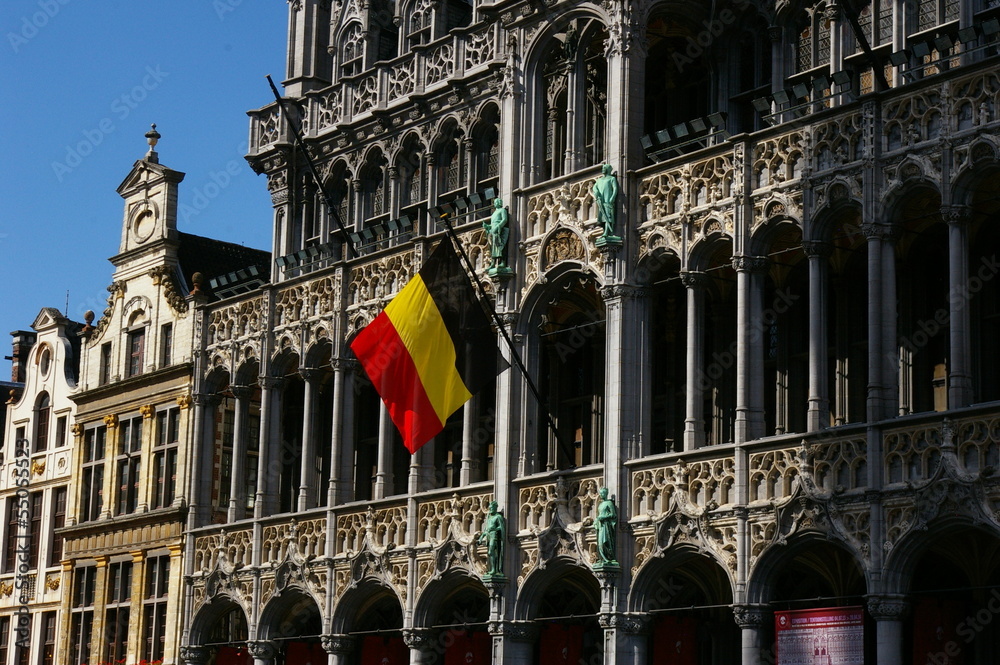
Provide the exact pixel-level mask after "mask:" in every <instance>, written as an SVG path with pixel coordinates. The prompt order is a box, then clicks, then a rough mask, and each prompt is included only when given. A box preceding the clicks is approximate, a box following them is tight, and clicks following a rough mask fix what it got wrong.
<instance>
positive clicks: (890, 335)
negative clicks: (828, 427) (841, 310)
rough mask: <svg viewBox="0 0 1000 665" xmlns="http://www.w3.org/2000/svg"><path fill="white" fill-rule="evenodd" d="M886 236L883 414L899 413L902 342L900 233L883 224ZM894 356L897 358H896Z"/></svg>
mask: <svg viewBox="0 0 1000 665" xmlns="http://www.w3.org/2000/svg"><path fill="white" fill-rule="evenodd" d="M883 228H884V231H885V232H884V234H883V236H882V311H881V316H882V350H883V352H884V353H885V356H884V357H885V360H886V362H885V363H884V364H883V365H882V377H883V378H882V385H883V386H885V391H884V393H883V397H884V401H885V407H884V412H883V414H884V415H883V416H882V417H883V418H891V417H895V416H896V415H897V414H898V413H899V343H898V342H897V340H896V318H897V316H898V312H897V311H896V304H897V303H896V236H897V232H896V230H895V229H893V228H891V227H883ZM891 358H894V359H895V360H894V361H892V360H891Z"/></svg>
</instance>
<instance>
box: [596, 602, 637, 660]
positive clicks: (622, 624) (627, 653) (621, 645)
mask: <svg viewBox="0 0 1000 665" xmlns="http://www.w3.org/2000/svg"><path fill="white" fill-rule="evenodd" d="M598 622H599V623H600V624H601V628H603V629H604V665H646V663H647V662H648V655H647V648H646V647H647V639H646V617H645V616H642V615H638V614H618V613H610V614H601V615H600V616H599V617H598Z"/></svg>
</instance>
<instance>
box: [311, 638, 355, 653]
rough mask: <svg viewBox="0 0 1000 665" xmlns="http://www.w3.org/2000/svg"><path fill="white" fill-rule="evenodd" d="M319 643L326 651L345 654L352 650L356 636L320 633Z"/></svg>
mask: <svg viewBox="0 0 1000 665" xmlns="http://www.w3.org/2000/svg"><path fill="white" fill-rule="evenodd" d="M320 643H321V644H322V645H323V650H324V651H326V652H327V653H329V654H337V655H342V656H346V655H349V654H350V653H351V652H352V651H354V646H355V644H356V643H357V638H356V637H354V636H353V635H321V636H320Z"/></svg>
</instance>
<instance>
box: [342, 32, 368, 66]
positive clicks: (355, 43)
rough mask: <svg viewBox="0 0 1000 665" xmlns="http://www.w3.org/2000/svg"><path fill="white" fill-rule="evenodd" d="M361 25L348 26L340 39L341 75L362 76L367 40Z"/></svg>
mask: <svg viewBox="0 0 1000 665" xmlns="http://www.w3.org/2000/svg"><path fill="white" fill-rule="evenodd" d="M362 33H363V31H362V29H361V24H360V23H358V22H356V21H355V22H353V23H351V24H350V25H348V26H347V28H346V29H345V30H344V32H343V34H342V36H341V39H340V44H341V47H340V75H341V76H344V77H346V76H354V75H356V74H360V73H361V71H362V69H363V67H364V56H365V43H366V41H365V39H364V35H363V34H362Z"/></svg>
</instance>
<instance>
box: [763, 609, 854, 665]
mask: <svg viewBox="0 0 1000 665" xmlns="http://www.w3.org/2000/svg"><path fill="white" fill-rule="evenodd" d="M774 633H775V636H776V637H777V643H778V654H777V656H778V659H777V665H864V652H865V613H864V609H863V608H861V607H828V608H824V609H819V610H795V611H788V612H775V613H774Z"/></svg>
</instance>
